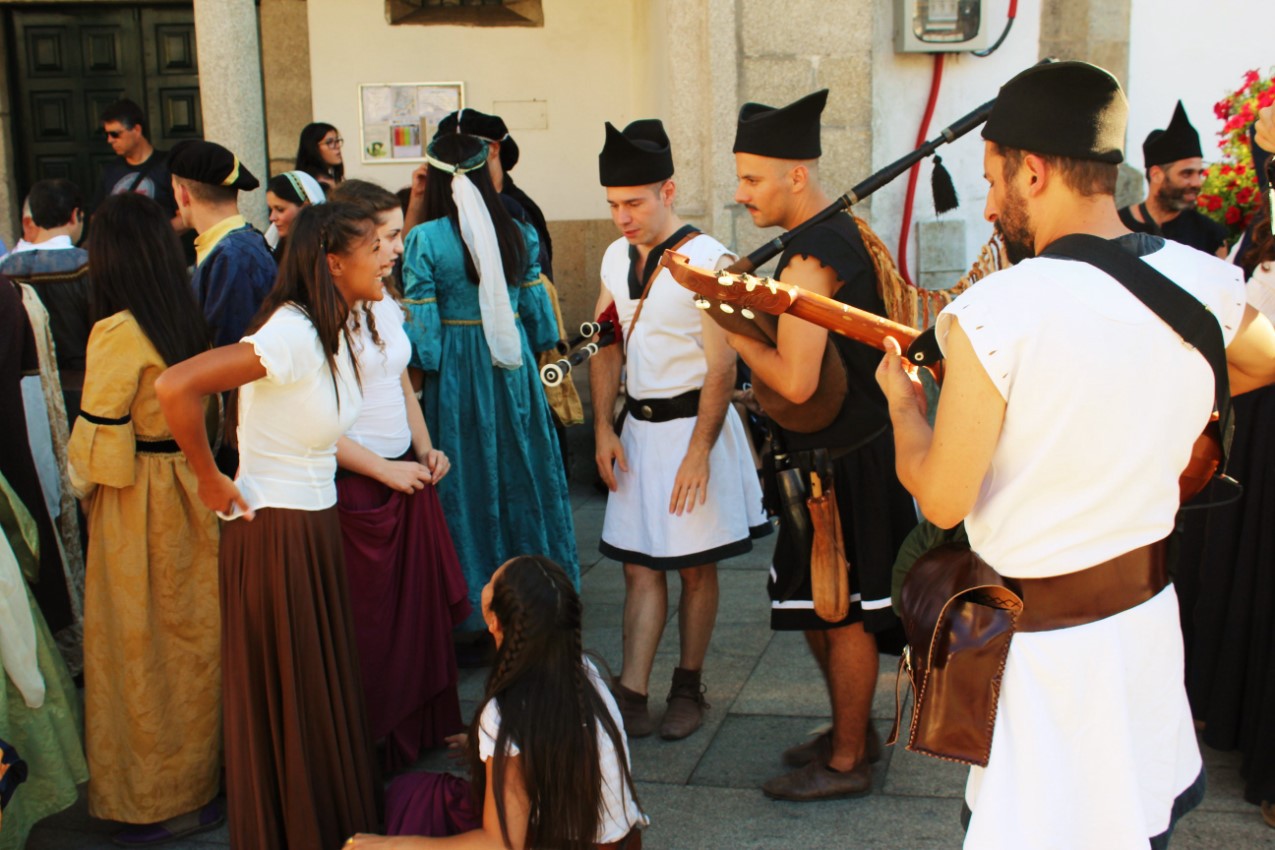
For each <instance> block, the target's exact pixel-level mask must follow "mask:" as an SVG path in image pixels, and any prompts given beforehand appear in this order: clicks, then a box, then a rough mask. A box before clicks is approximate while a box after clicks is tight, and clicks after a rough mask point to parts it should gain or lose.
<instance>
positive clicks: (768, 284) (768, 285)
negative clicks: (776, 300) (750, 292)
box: [766, 277, 779, 295]
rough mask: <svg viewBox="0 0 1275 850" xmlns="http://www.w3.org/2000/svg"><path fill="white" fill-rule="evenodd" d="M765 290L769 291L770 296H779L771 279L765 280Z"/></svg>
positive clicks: (773, 280)
mask: <svg viewBox="0 0 1275 850" xmlns="http://www.w3.org/2000/svg"><path fill="white" fill-rule="evenodd" d="M766 288H767V289H769V290H770V294H771V295H778V294H779V287H777V286H775V279H774V278H773V277H768V278H766Z"/></svg>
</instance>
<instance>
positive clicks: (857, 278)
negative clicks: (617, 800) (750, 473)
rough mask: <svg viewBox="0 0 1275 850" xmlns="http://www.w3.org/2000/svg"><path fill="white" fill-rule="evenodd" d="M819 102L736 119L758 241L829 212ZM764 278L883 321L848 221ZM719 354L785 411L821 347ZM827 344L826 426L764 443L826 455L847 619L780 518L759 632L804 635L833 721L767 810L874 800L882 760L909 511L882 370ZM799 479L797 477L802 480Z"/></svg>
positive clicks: (869, 354) (811, 377)
mask: <svg viewBox="0 0 1275 850" xmlns="http://www.w3.org/2000/svg"><path fill="white" fill-rule="evenodd" d="M827 99H828V92H827V90H826V89H825V90H823V91H818V92H815V93H814V94H810V95H807V96H806V97H803V98H801V99H800V100H798V101H796V102H794V103H791V104H789V105H787V106H785V107H782V108H779V109H776V108H775V107H771V106H764V105H762V104H759V103H746V104H744V106H743V107H742V108H741V109H740V111H739V123H738V126H737V129H736V133H735V148H734V150H735V169H736V172H737V175H738V177H739V185H738V188H737V189H736V191H735V200H736V201H737V202H739V203H741V204H743V205H744V207H745V208H746V209H747V210H748V212H749V213H750V214H751V215H752V218H753V223H754V224H756V225H757V226H758V227H770V226H775V225H778V226H780V227H782V228H784V230H792V229H793V228H794V227H797V226H798V225H800V224H802V223H803V222H805V221H806V220H807V219H809V218H811V217H812V216H814V215H815V213H817V212H819V211H820V210H822V209H823V208H825V207H826V206H828V204H829V203H830V202H831V199H830V198H829V197H828V196H827V194H826V193H825V192H824V191H823V188H822V187H821V186H820V184H819V157H820V155H821V154H822V147H821V145H820V139H819V135H820V133H819V118H820V115H821V114H822V113H823V108H824V105H825V103H826V102H827ZM775 277H777V278H778V279H779V280H781V281H783V282H785V283H790V284H794V285H797V286H800V287H801V288H802V289H805V290H808V291H810V292H816V293H818V294H820V295H825V296H828V297H830V298H835V299H836V300H838V301H841V302H843V303H846V304H851V305H853V306H855V307H858V308H860V309H862V310H867V311H869V312H872V313H876V314H877V315H881V316H884V315H885V304H884V303H883V302H882V300H881V296H880V295H879V294H878V291H877V279H876V273H875V270H874V266H873V263H872V258H871V256H870V255H869V254H868V251H867V248H866V247H865V246H864V244H863V239H862V238H861V237H860V235H859V228H858V225H857V224H856V223H855V221H854V219H853V218H852V217H851V216H849V215H837V216H833V217H832V218H831V219H829V220H827V221H825V222H822V223H820V224H817V225H815V226H813V227H811V228H810V229H808V230H805V231H803V232H802V233H800V234H798V235H796V236H794V237H793V239H792V241H791V242H789V243H788V247H787V249H786V250H785V251H784V253H783V255H782V256H781V257H780V258H779V264H778V266H777V267H776V270H775ZM729 340H730V344H731V345H732V346H733V347H734V348H735V349H736V351H738V352H739V354H740V356H741V357H743V358H744V362H746V363H747V364H748V365H749V367H750V368H751V369H752V371H753V376H754V378H755V379H760V380H761V381H763V382H764V383H765V384H767V385H768V386H770V387H772V388H773V389H775V390H776V391H778V392H779V393H780V394H782V395H783V396H784V397H785V398H787V399H788V400H789V401H792V402H794V403H797V404H800V403H802V402H804V401H806V400H807V399H809V398H810V396H811V395H812V394H813V393H814V391H815V388H816V387H817V385H818V383H819V377H820V370H821V368H822V362H823V359H824V349H825V347H826V346H827V345H828V340H829V335H828V332H827V331H826V330H825V329H823V328H821V327H817V326H815V325H812V324H809V323H807V322H804V321H802V320H801V319H797V318H795V317H793V316H790V315H783V316H780V317H779V330H778V346H777V347H774V348H772V347H769V346H767V345H764V344H762V343H760V342H758V341H756V340H754V339H750V338H748V337H745V336H739V335H734V334H732V335H730V336H729ZM832 341H833V345H834V346H835V347H836V351H837V354H838V355H839V356H840V358H841V361H842V363H843V364H844V366H845V371H846V378H847V381H846V383H847V391H846V396H845V399H844V400H843V402H842V404H841V408H840V410H839V412H838V413H837V415H836V418H835V419H834V420H833V421H832V423H831V424H830V425H828V426H827V427H825V428H822V429H820V430H819V431H815V432H813V433H800V432H796V431H790V430H788V429H786V428H782V427H780V426H779V425H778V424H775V425H774V426H773V427H772V429H771V431H772V434H773V435H774V438H775V440H774V442H775V449H774V450H775V453H776V455H779V454H784V455H786V456H787V457H788V458H789V459H790V460H792V461H793V462H794V463H795V464H796V465H797V466H801V461H799V460H798V458H800V457H809V456H810V455H811V454H812V453H813V452H816V451H817V450H826V451H827V452H828V454H829V456H830V458H831V461H832V471H833V481H832V482H831V483H832V484H833V485H834V486H835V492H836V499H837V510H838V515H839V517H840V523H841V533H842V538H843V539H842V545H843V547H844V551H845V555H846V558H847V559H848V561H849V563H850V577H849V587H850V607H849V612H848V613H847V614H846V616H845V617H843V618H842V619H840V620H837V621H832V622H830V621H827V620H824V619H823V617H821V616H820V615H819V614H818V613H816V611H815V604H814V601H813V600H814V595H813V588H812V582H811V576H810V560H811V558H810V544H809V542H808V538H806V537H803V536H802V535H801V534H800V529H799V528H798V527H796V526H794V527H792V528H790V527H789V526H788V525H787V524H786V523H785V522H784V518H781V522H780V528H779V539H778V540H777V541H776V543H775V555H774V560H773V564H772V567H771V573H770V582H769V584H768V587H767V589H768V591H769V593H770V600H771V614H770V625H771V628H772V629H777V630H784V631H791V630H800V631H803V632H805V635H806V641H807V643H808V644H809V645H810V650H811V652H812V653H813V654H814V656H815V659H816V661H818V663H819V668H820V670H821V671H822V673H823V676H824V680H825V684H826V685H827V688H828V696H829V702H830V703H831V707H832V729H831V730H830V731H828V732H825V733H823V734H820V735H818V736H817V737H815V738H813V739H811V740H810V741H807V742H805V743H802V744H798V745H797V746H794V747H792V748H790V749H789V750H787V751H786V752H785V753H784V754H783V757H782V758H783V761H784V763H785V764H786V765H787V766H788V767H790V768H793V770H791V771H790V772H787V773H783V774H780V775H778V776H776V777H774V778H772V779H770V780H769V781H767V782H766V783H765V784H764V785H763V786H762V790H763V791H764V792H765V793H766V794H767V795H768V796H770V797H774V798H777V799H783V800H795V801H807V800H826V799H831V798H836V797H854V796H860V795H863V794H867V793H868V792H869V791H871V789H872V768H871V764H872V763H873V762H875V761H877V760H879V759H880V757H881V741H880V738H879V737H878V736H877V733H876V730H875V729H873V728H872V723H871V720H870V714H871V709H872V692H873V688H874V687H875V685H876V680H877V668H878V655H877V649H878V648H877V634H879V633H881V632H884V631H887V630H890V629H893V628H894V627H896V626H897V623H898V621H897V619H896V618H895V616H894V613H893V610H892V609H891V607H890V570H891V567H892V565H893V563H894V559H895V556H896V554H897V553H898V550H899V546H900V544H901V543H902V542H903V539H904V538H905V537H906V536H907V534H908V532H909V531H911V529H912V527H913V526H914V525H915V524H916V512H915V509H914V508H913V506H912V500H911V499H910V498H909V497H908V494H907V493H906V492H905V491H904V490H903V488H902V487H901V486H900V485H899V482H898V479H897V478H896V477H895V474H894V444H893V443H892V441H891V439H890V417H889V414H888V412H887V410H886V403H885V397H884V396H883V395H882V394H881V390H880V389H879V388H878V387H877V385H876V381H875V380H874V378H873V375H874V373H875V371H876V365H877V362H878V360H879V359H880V358H879V356H878V354H877V352H876V351H875V350H874V349H872V348H869V347H868V346H866V345H862V344H860V343H857V342H853V341H851V340H848V339H846V338H844V337H841V336H833V337H832ZM772 466H773V464H772ZM808 471H809V470H807V469H804V468H803V469H802V472H803V475H804V474H807V473H808ZM828 484H829V482H826V481H825V482H824V486H827V485H828ZM785 517H786V515H785ZM799 541H800V542H799Z"/></svg>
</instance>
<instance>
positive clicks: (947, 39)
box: [894, 0, 987, 53]
mask: <svg viewBox="0 0 1275 850" xmlns="http://www.w3.org/2000/svg"><path fill="white" fill-rule="evenodd" d="M985 47H987V20H986V16H985V15H984V14H983V0H895V6H894V49H895V50H896V51H897V52H899V53H956V52H960V51H967V50H982V49H984V48H985Z"/></svg>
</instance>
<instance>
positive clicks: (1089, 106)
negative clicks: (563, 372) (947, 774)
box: [878, 62, 1275, 850]
mask: <svg viewBox="0 0 1275 850" xmlns="http://www.w3.org/2000/svg"><path fill="white" fill-rule="evenodd" d="M1127 110H1128V106H1127V103H1126V101H1125V97H1124V93H1123V92H1122V91H1121V90H1120V86H1119V84H1118V83H1117V82H1116V80H1115V78H1113V77H1112V76H1111V75H1110V74H1109V73H1108V72H1106V71H1104V70H1102V69H1100V68H1097V67H1094V66H1092V65H1087V64H1085V63H1081V62H1060V63H1054V64H1050V65H1042V66H1037V67H1034V68H1031V69H1029V70H1027V71H1024V72H1023V73H1021V74H1019V75H1018V76H1017V77H1015V78H1014V79H1013V80H1011V81H1010V82H1008V83H1006V84H1005V86H1004V87H1002V89H1001V92H1000V95H999V97H998V98H997V101H996V106H995V108H994V109H993V111H992V114H991V117H990V118H989V119H988V121H987V124H986V126H985V128H984V130H983V137H984V139H985V140H986V150H985V156H984V168H985V176H986V178H987V180H988V183H989V184H990V189H989V192H988V198H987V207H986V211H985V214H986V217H987V219H988V220H989V221H992V222H993V223H995V224H996V226H997V227H999V228H1000V230H1001V232H1002V233H1003V235H1004V236H1005V239H1006V242H1007V245H1008V246H1009V248H1010V249H1011V256H1016V257H1018V258H1019V259H1021V260H1022V261H1021V262H1018V263H1017V265H1015V266H1014V267H1013V268H1011V269H1007V270H1005V271H1002V272H997V273H996V274H994V275H991V276H989V277H988V278H986V279H985V280H983V281H982V282H981V283H979V284H978V285H977V286H975V287H974V288H972V289H971V290H969V291H968V292H967V293H965V294H963V295H962V296H961V297H960V298H958V299H957V300H956V301H955V302H953V304H951V305H950V306H949V307H948V308H947V309H946V310H944V311H943V313H942V314H941V315H940V317H939V320H938V324H937V326H936V327H937V332H938V338H939V341H940V344H941V345H942V347H943V351H944V353H945V355H946V358H947V374H946V380H945V384H944V387H943V394H942V396H941V400H940V403H939V409H938V417H937V421H936V422H935V426H934V428H933V430H931V429H930V427H929V426H928V425H927V424H926V419H925V415H924V411H923V409H922V403H921V402H920V401H919V400H918V396H917V395H916V394H915V393H914V383H913V382H911V381H910V380H909V378H908V376H907V374H906V373H905V371H904V369H903V366H902V362H901V359H900V357H899V355H898V353H897V347H895V349H894V351H892V352H890V353H887V355H886V357H885V358H884V360H883V361H882V363H881V366H880V368H879V370H878V380H879V381H880V382H881V385H882V387H883V389H885V391H886V395H887V397H888V398H889V404H890V414H891V418H892V420H893V422H894V433H895V441H896V449H897V458H898V471H899V479H900V480H901V481H902V482H903V483H904V485H905V486H906V487H907V488H908V489H909V490H910V491H911V492H912V493H913V495H914V496H915V497H916V498H917V500H918V503H919V504H920V507H921V510H922V511H923V512H924V513H925V515H926V516H927V517H928V518H929V519H930V520H931V521H933V522H934V523H936V524H938V525H940V526H943V527H950V526H953V525H955V524H956V523H957V522H959V521H961V520H962V519H963V520H965V527H966V530H967V531H968V533H969V541H970V546H971V547H972V548H973V549H974V551H975V552H977V553H978V554H979V555H980V556H982V558H983V559H984V560H985V561H987V562H988V563H989V564H991V565H992V566H993V567H994V568H995V569H997V570H998V571H999V572H1000V573H1001V574H1002V575H1004V576H1006V577H1010V578H1012V579H1013V580H1014V582H1016V583H1017V584H1018V585H1019V586H1020V587H1021V588H1022V595H1023V597H1024V611H1023V615H1022V617H1021V618H1020V621H1019V629H1018V633H1017V634H1016V635H1015V636H1014V639H1013V644H1012V646H1011V648H1010V652H1009V658H1008V662H1007V664H1006V667H1005V671H1004V680H1003V683H1002V689H1001V694H1000V706H999V711H998V712H997V714H996V720H995V725H994V732H993V739H992V748H991V754H990V758H989V761H988V765H987V767H986V768H973V769H972V770H971V772H970V777H969V782H968V785H967V788H966V794H965V800H966V803H967V805H968V806H969V808H970V809H971V810H972V815H971V817H970V819H969V822H968V832H967V835H966V841H965V846H966V847H974V848H1005V849H1006V850H1008V848H1014V850H1024V848H1045V847H1048V848H1067V850H1089V848H1096V847H1101V848H1104V850H1122V848H1130V850H1133V848H1138V850H1146V848H1147V847H1148V845H1150V847H1152V848H1153V850H1154V848H1161V847H1165V846H1167V844H1168V840H1169V836H1170V833H1171V832H1172V829H1173V825H1174V823H1175V821H1176V820H1177V818H1178V817H1180V816H1181V815H1182V814H1184V813H1185V812H1187V811H1189V810H1190V809H1191V808H1192V807H1193V806H1194V805H1196V804H1197V803H1198V802H1199V800H1200V798H1201V796H1202V795H1203V788H1204V776H1203V767H1202V763H1201V760H1200V753H1199V749H1198V746H1197V744H1196V739H1195V731H1194V728H1193V725H1192V721H1191V712H1190V709H1189V706H1188V705H1187V698H1186V692H1185V688H1184V685H1183V669H1182V638H1181V631H1180V628H1179V623H1178V612H1177V608H1178V606H1177V599H1176V596H1175V595H1174V591H1173V588H1172V586H1169V585H1167V584H1166V579H1165V578H1164V575H1163V570H1162V569H1161V567H1162V564H1163V559H1162V557H1161V555H1160V553H1159V552H1158V549H1159V547H1160V545H1161V541H1163V539H1164V538H1165V537H1166V536H1168V534H1169V533H1170V531H1171V530H1172V529H1173V522H1174V515H1175V513H1176V512H1177V509H1178V502H1179V490H1178V477H1179V474H1180V473H1181V472H1182V470H1183V468H1184V467H1185V466H1186V464H1187V459H1188V457H1189V456H1190V453H1191V447H1192V444H1193V443H1194V442H1195V440H1196V438H1197V437H1198V436H1199V434H1200V432H1201V431H1202V430H1203V428H1204V427H1205V425H1206V423H1207V422H1208V419H1209V415H1210V412H1211V410H1212V406H1213V404H1212V403H1213V397H1214V376H1213V372H1212V370H1211V369H1210V367H1209V365H1208V363H1207V362H1206V361H1205V359H1204V357H1202V356H1201V354H1200V353H1199V351H1197V350H1195V349H1193V348H1191V347H1189V346H1186V345H1184V344H1183V342H1182V339H1181V338H1180V337H1179V336H1178V335H1177V334H1176V333H1175V332H1174V331H1173V330H1172V329H1171V328H1170V327H1169V326H1168V325H1167V324H1166V323H1165V322H1164V321H1162V320H1161V319H1160V318H1158V317H1157V316H1156V314H1155V313H1153V312H1152V311H1151V310H1150V309H1149V308H1148V307H1146V306H1145V305H1144V304H1143V303H1142V302H1141V301H1139V300H1138V299H1137V298H1135V297H1134V296H1133V295H1132V294H1131V293H1130V292H1129V291H1128V290H1127V289H1125V287H1124V286H1122V285H1121V283H1120V282H1118V281H1117V280H1116V279H1114V278H1112V277H1110V276H1109V275H1107V274H1106V273H1104V272H1102V271H1099V270H1098V269H1097V268H1096V267H1094V266H1092V265H1089V264H1088V263H1085V262H1080V261H1076V260H1067V259H1062V258H1059V257H1057V256H1040V255H1042V254H1044V253H1045V252H1046V251H1045V249H1046V248H1047V247H1048V246H1049V245H1051V243H1054V242H1055V240H1058V239H1059V238H1060V237H1063V236H1067V235H1071V234H1088V235H1091V236H1097V237H1100V238H1102V239H1105V240H1110V243H1113V244H1114V245H1116V246H1118V247H1119V248H1121V249H1123V250H1124V251H1126V252H1127V253H1129V254H1130V255H1132V256H1137V257H1140V258H1141V259H1142V260H1143V261H1144V262H1146V263H1147V264H1148V265H1149V266H1151V267H1152V268H1154V269H1155V270H1157V271H1159V272H1160V273H1161V274H1163V275H1165V276H1167V277H1168V278H1170V279H1171V280H1172V281H1174V282H1175V283H1176V284H1177V285H1178V286H1180V287H1181V288H1182V289H1185V290H1186V291H1187V292H1188V293H1189V294H1190V295H1191V296H1193V297H1194V298H1195V299H1197V300H1198V301H1200V302H1202V303H1203V304H1204V305H1205V306H1207V307H1208V309H1209V310H1210V311H1211V312H1212V315H1213V316H1215V317H1216V318H1217V321H1218V323H1219V324H1220V326H1221V331H1222V338H1223V341H1224V342H1225V344H1226V346H1227V348H1226V359H1227V361H1228V365H1229V371H1230V381H1231V389H1232V392H1233V393H1237V392H1243V391H1245V390H1248V389H1253V388H1255V387H1256V386H1259V385H1263V384H1266V383H1269V382H1271V381H1275V331H1272V328H1271V326H1270V324H1269V322H1267V321H1266V319H1264V318H1262V317H1261V316H1260V315H1258V314H1257V313H1256V312H1255V311H1254V310H1253V309H1252V308H1251V307H1246V305H1245V304H1244V286H1243V283H1242V281H1241V279H1240V276H1239V272H1238V270H1237V269H1235V268H1234V267H1232V266H1228V265H1227V264H1225V263H1223V262H1222V261H1220V260H1217V259H1215V258H1213V257H1210V256H1208V255H1206V254H1203V253H1200V252H1198V251H1194V250H1192V249H1189V248H1186V247H1184V246H1181V245H1178V244H1176V243H1173V242H1166V241H1165V240H1164V239H1163V238H1161V237H1156V236H1150V235H1147V234H1132V233H1130V232H1129V230H1128V229H1127V228H1126V227H1125V226H1124V225H1123V224H1121V222H1120V218H1119V216H1118V215H1117V212H1116V206H1115V202H1114V198H1113V195H1114V190H1115V185H1116V169H1117V164H1118V163H1119V162H1120V161H1121V159H1122V154H1121V149H1122V146H1123V142H1124V135H1125V119H1126V114H1127ZM1166 285H1167V284H1166ZM1117 558H1119V559H1120V564H1121V571H1122V575H1123V576H1124V577H1128V576H1130V575H1132V574H1133V572H1134V571H1135V570H1136V571H1139V575H1140V577H1141V572H1143V571H1145V573H1146V575H1145V579H1146V580H1145V582H1144V586H1143V587H1141V588H1140V595H1139V596H1134V595H1133V594H1127V596H1129V597H1133V598H1125V597H1126V594H1121V593H1118V592H1096V593H1092V594H1087V593H1084V592H1083V591H1084V590H1085V589H1086V584H1085V583H1086V582H1087V581H1088V580H1089V579H1097V578H1101V576H1099V575H1098V574H1099V573H1104V571H1105V575H1107V576H1108V577H1110V576H1111V575H1112V573H1111V572H1110V567H1111V566H1112V562H1113V561H1114V560H1115V559H1117ZM1041 579H1048V580H1049V582H1050V584H1049V585H1048V586H1044V587H1042V585H1041V583H1040V580H1041ZM1089 589H1092V585H1089ZM1113 601H1118V602H1119V603H1120V604H1114V605H1113V604H1110V603H1112V602H1113ZM1067 603H1071V608H1072V611H1071V612H1070V613H1071V614H1073V615H1076V616H1073V617H1072V622H1077V621H1078V623H1079V624H1076V625H1072V624H1070V623H1067V622H1063V621H1062V618H1054V619H1053V620H1052V621H1051V620H1049V618H1045V620H1044V621H1043V622H1041V618H1042V612H1047V611H1049V610H1050V609H1058V608H1061V607H1065V606H1066V605H1067ZM1103 605H1105V606H1106V608H1107V610H1106V611H1101V610H1097V609H1098V608H1100V607H1101V606H1103ZM1033 618H1034V619H1033ZM1028 621H1031V622H1032V626H1031V627H1030V628H1024V625H1025V623H1026V622H1028Z"/></svg>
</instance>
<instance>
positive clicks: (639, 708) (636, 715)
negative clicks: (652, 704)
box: [611, 679, 655, 738]
mask: <svg viewBox="0 0 1275 850" xmlns="http://www.w3.org/2000/svg"><path fill="white" fill-rule="evenodd" d="M611 694H612V695H613V696H614V697H615V702H616V705H618V706H619V707H620V717H621V718H623V720H624V734H626V735H628V736H629V737H630V738H645V737H647V736H648V735H650V734H651V733H652V732H654V731H655V721H654V720H652V719H651V710H650V709H649V708H647V705H646V700H647V698H646V694H639V693H638V692H637V691H631V690H629V689H628V688H626V687H624V685H621V684H620V680H619V679H616V680H615V681H613V682H612V683H611Z"/></svg>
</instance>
